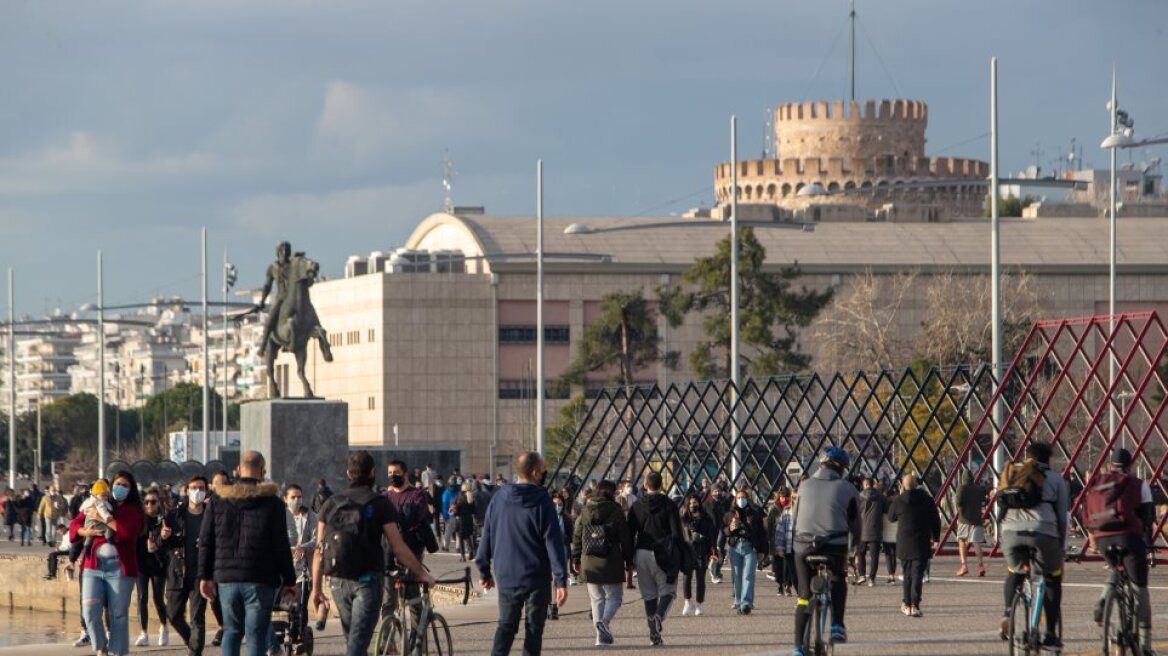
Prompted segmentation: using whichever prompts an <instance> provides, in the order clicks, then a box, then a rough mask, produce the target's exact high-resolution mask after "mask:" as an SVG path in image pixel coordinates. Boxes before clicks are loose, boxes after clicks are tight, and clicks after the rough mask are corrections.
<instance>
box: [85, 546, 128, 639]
mask: <svg viewBox="0 0 1168 656" xmlns="http://www.w3.org/2000/svg"><path fill="white" fill-rule="evenodd" d="M133 589H134V578H133V577H130V576H124V575H123V574H122V562H121V561H120V560H118V559H117V558H97V567H95V568H93V569H86V570H85V571H83V572H82V574H81V612H82V615H83V617H84V619H85V628H86V631H88V633H89V639H90V640H92V641H93V649H94V651H101V650H103V649H105V650H108V651H109V653H110V654H111V655H113V656H121V655H122V654H127V653H129V651H130V593H131V592H132V591H133ZM107 612H108V613H109V636H108V638H107V636H106V632H105V615H106V613H107Z"/></svg>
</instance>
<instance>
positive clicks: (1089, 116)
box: [0, 0, 1168, 314]
mask: <svg viewBox="0 0 1168 656" xmlns="http://www.w3.org/2000/svg"><path fill="white" fill-rule="evenodd" d="M857 4H858V7H857V9H858V11H859V13H860V22H859V25H860V29H859V37H858V41H859V59H860V63H859V67H858V68H859V72H858V96H859V97H861V98H895V97H907V98H914V99H922V100H925V101H926V102H927V103H928V104H929V110H930V111H929V118H930V126H929V132H928V137H929V146H928V150H929V152H930V153H931V154H938V153H940V154H945V155H954V156H968V157H979V158H983V159H985V158H988V149H989V146H988V140H987V139H985V138H984V137H983V138H979V135H982V134H983V133H984V132H986V130H987V129H988V128H987V125H988V91H987V90H988V77H989V74H988V69H989V65H988V61H989V58H990V57H991V56H994V55H996V56H998V58H999V60H1000V75H1001V108H1002V142H1001V143H1002V161H1003V166H1004V168H1005V169H1006V170H1018V169H1021V168H1023V167H1025V166H1027V165H1028V164H1031V163H1033V161H1034V155H1033V154H1032V152H1031V151H1034V150H1035V149H1036V143H1040V144H1041V148H1042V150H1043V151H1044V154H1043V155H1042V158H1041V159H1042V163H1043V164H1044V167H1047V168H1049V167H1050V165H1051V164H1050V160H1052V159H1054V158H1055V157H1057V155H1058V154H1059V148H1060V147H1061V148H1062V153H1063V154H1066V153H1067V152H1068V149H1069V145H1070V141H1071V138H1072V137H1077V138H1078V140H1079V143H1082V144H1085V145H1086V148H1085V155H1086V161H1087V162H1088V163H1089V164H1095V165H1098V166H1103V165H1104V164H1105V162H1106V159H1105V156H1104V153H1103V152H1102V151H1100V150H1099V149H1098V147H1097V146H1098V143H1099V141H1100V140H1101V139H1102V137H1103V136H1104V135H1105V130H1106V126H1107V114H1106V112H1105V110H1104V102H1105V101H1106V98H1107V94H1108V85H1109V76H1110V71H1111V67H1112V64H1113V63H1114V64H1115V65H1116V66H1117V67H1118V69H1119V75H1120V103H1121V106H1123V107H1125V108H1127V109H1128V110H1129V111H1130V112H1131V114H1132V115H1133V116H1134V117H1135V120H1136V130H1137V135H1138V136H1143V137H1150V136H1153V135H1158V134H1163V133H1168V82H1166V80H1168V76H1166V74H1165V72H1164V67H1165V64H1166V63H1168V2H1165V1H1164V0H1122V1H1120V2H1097V1H1094V0H1059V1H1058V2H1054V1H1053V0H1048V1H1046V2H1018V1H1017V0H979V1H977V2H958V1H939V0H859V2H858V3H857ZM846 13H847V2H846V0H814V1H812V0H801V1H794V0H769V1H761V0H758V1H754V0H722V1H721V2H695V1H690V0H633V1H629V0H623V1H618V0H589V1H588V2H561V1H559V0H488V1H485V2H483V1H480V2H471V1H469V0H376V1H374V0H331V1H329V2H324V1H320V2H310V1H308V0H168V1H162V0H137V1H130V0H120V1H119V0H103V1H102V2H89V1H72V2H68V1H46V0H6V1H5V2H3V3H2V4H0V85H2V87H3V89H4V90H5V92H4V94H3V100H2V101H0V267H4V268H7V267H8V266H12V267H15V268H16V271H17V282H18V284H17V310H18V312H19V313H22V314H24V313H28V314H39V313H41V312H43V311H44V310H45V309H46V308H52V307H55V306H58V305H61V306H63V307H65V308H67V309H68V308H75V307H76V306H78V305H80V304H82V303H85V302H87V301H90V300H92V299H93V297H94V296H95V291H94V290H95V282H94V276H95V274H94V270H95V257H96V256H95V254H96V251H97V250H98V249H99V248H100V249H103V251H104V252H105V258H106V263H107V265H106V289H107V301H108V302H109V303H111V304H113V303H118V302H132V301H137V300H141V299H143V298H145V297H147V296H149V295H151V294H155V293H169V294H182V295H188V296H194V295H195V294H197V290H198V283H197V276H198V272H199V250H198V234H199V229H200V228H201V227H202V226H204V225H205V226H207V228H208V229H209V231H210V244H211V252H212V261H213V262H218V261H219V260H220V259H221V258H222V251H223V248H224V247H225V246H227V247H229V248H230V250H231V259H232V260H233V261H234V262H235V263H236V265H237V267H238V268H239V270H240V275H241V283H242V284H244V285H258V284H259V283H260V278H261V277H262V272H263V267H264V266H265V264H266V262H267V261H268V260H269V259H270V258H271V256H272V251H273V247H274V244H275V242H276V241H277V240H278V239H289V240H291V241H292V243H293V245H294V246H295V247H296V248H297V249H298V250H301V249H302V250H306V251H308V252H309V254H310V255H311V256H313V257H315V258H316V259H318V260H319V261H321V263H322V266H323V268H324V271H325V273H326V274H327V275H333V276H335V275H339V274H340V270H341V266H342V263H343V261H344V258H345V257H346V256H347V255H349V254H352V253H367V252H369V251H371V250H375V249H387V248H393V247H396V246H399V245H400V244H401V243H402V241H403V240H404V239H405V237H406V236H407V235H408V234H409V232H410V230H411V229H412V228H413V226H414V225H415V224H416V223H417V222H418V221H419V220H420V219H421V218H422V217H424V216H425V215H426V214H428V213H429V212H431V211H434V210H437V209H439V208H440V207H441V204H442V198H443V192H442V187H441V175H442V159H443V152H444V150H445V149H449V150H450V154H451V157H452V159H453V160H454V163H455V169H456V171H457V178H456V180H455V191H454V199H455V202H456V203H458V204H464V205H485V206H486V207H487V209H488V211H489V212H492V213H500V214H502V213H512V214H513V213H530V212H532V211H533V210H532V207H533V201H534V191H533V186H534V184H533V175H534V170H535V160H536V159H537V158H540V157H542V158H543V159H544V160H545V172H546V202H545V207H546V209H547V212H548V213H549V214H550V215H597V214H608V215H632V214H638V213H643V212H645V211H646V210H650V209H652V212H651V213H654V214H663V213H668V212H671V211H682V210H684V209H686V208H688V207H691V206H694V205H697V204H698V203H699V202H704V203H706V204H709V203H710V202H711V200H712V191H711V189H710V188H711V186H712V170H713V167H714V165H715V164H716V163H718V162H719V161H721V160H723V159H726V157H727V154H728V145H727V132H728V129H727V124H728V117H729V115H730V114H737V115H738V116H739V124H740V145H739V148H740V152H741V153H743V154H744V156H757V154H758V153H759V152H761V150H762V146H763V133H764V129H763V117H764V110H765V108H766V107H768V106H770V105H773V104H775V103H779V102H788V101H798V100H815V99H834V98H838V97H841V96H842V95H843V94H844V93H845V91H846V66H847V64H846V52H847V40H846V33H845V34H841V31H842V30H843V29H844V26H845V21H846ZM837 36H838V38H837ZM833 40H834V41H833ZM817 71H818V75H816V72H817ZM1144 155H1146V156H1149V157H1150V156H1152V155H1160V156H1168V149H1165V148H1160V149H1158V150H1151V151H1149V152H1148V153H1146V154H1141V153H1138V152H1137V153H1135V155H1134V156H1135V157H1136V158H1137V159H1138V158H1140V157H1141V156H1144ZM678 198H684V200H682V201H679V202H676V203H674V204H670V201H672V200H674V199H678ZM213 266H215V265H213ZM214 271H215V274H214V276H213V277H212V289H216V288H217V287H218V284H219V283H218V278H219V274H218V268H217V266H216V268H214Z"/></svg>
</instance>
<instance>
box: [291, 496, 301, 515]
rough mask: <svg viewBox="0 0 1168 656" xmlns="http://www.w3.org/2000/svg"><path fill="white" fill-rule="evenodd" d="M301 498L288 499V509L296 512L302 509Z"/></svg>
mask: <svg viewBox="0 0 1168 656" xmlns="http://www.w3.org/2000/svg"><path fill="white" fill-rule="evenodd" d="M301 502H302V501H301V499H288V510H291V511H292V512H296V511H298V510H300V504H301Z"/></svg>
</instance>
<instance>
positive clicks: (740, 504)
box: [738, 499, 750, 508]
mask: <svg viewBox="0 0 1168 656" xmlns="http://www.w3.org/2000/svg"><path fill="white" fill-rule="evenodd" d="M749 503H750V501H749V500H747V499H739V500H738V507H739V508H745V507H746V506H747V504H749Z"/></svg>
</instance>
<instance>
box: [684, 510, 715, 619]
mask: <svg viewBox="0 0 1168 656" xmlns="http://www.w3.org/2000/svg"><path fill="white" fill-rule="evenodd" d="M681 534H682V535H683V536H685V544H686V546H687V547H688V548H689V550H690V551H691V552H693V563H694V567H693V568H691V569H687V570H686V571H684V572H682V576H683V579H682V586H681V591H682V594H683V596H684V597H685V605H684V606H682V608H681V614H682V615H689V614H691V613H692V614H694V615H701V614H702V604H703V603H704V602H705V601H706V569H707V568H708V567H709V566H710V558H713V556H714V548H715V545H716V543H717V529H715V528H714V519H713V518H712V517H710V514H709V513H707V512H706V511H705V509H704V508H702V502H701V500H700V499H698V497H696V496H689V497H687V498H686V499H685V503H684V504H682V506H681ZM695 584H696V586H697V599H694V596H693V593H694V589H693V588H694V586H695Z"/></svg>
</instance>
